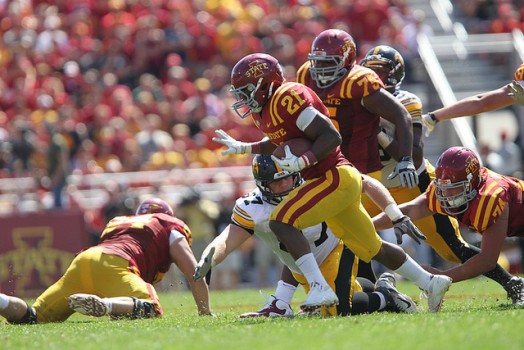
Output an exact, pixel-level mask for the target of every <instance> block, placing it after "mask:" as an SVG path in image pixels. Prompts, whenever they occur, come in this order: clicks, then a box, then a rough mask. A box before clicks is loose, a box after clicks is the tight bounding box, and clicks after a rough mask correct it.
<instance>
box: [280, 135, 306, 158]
mask: <svg viewBox="0 0 524 350" xmlns="http://www.w3.org/2000/svg"><path fill="white" fill-rule="evenodd" d="M312 144H313V143H312V142H311V141H309V140H308V139H303V138H297V139H291V140H289V141H286V142H284V143H282V144H281V145H280V146H278V147H277V148H276V149H275V150H274V151H273V155H274V156H275V157H278V158H285V156H286V152H285V150H284V146H286V145H287V146H289V148H290V150H291V153H293V154H294V155H295V156H297V157H299V156H301V155H303V154H304V153H305V152H306V151H309V150H310V149H311V145H312Z"/></svg>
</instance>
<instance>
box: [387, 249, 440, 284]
mask: <svg viewBox="0 0 524 350" xmlns="http://www.w3.org/2000/svg"><path fill="white" fill-rule="evenodd" d="M395 272H396V273H398V274H399V275H401V276H403V277H405V278H407V279H408V280H410V281H412V282H414V283H415V284H416V285H417V286H418V287H419V288H422V289H425V287H426V286H427V284H428V283H429V281H430V280H431V276H433V275H432V274H430V273H429V272H427V271H426V270H424V269H423V268H422V266H420V265H419V264H418V263H417V262H416V261H415V260H413V259H412V258H411V257H410V256H409V255H407V254H406V261H404V263H403V264H402V265H400V267H399V268H398V269H396V270H395Z"/></svg>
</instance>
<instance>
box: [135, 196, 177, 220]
mask: <svg viewBox="0 0 524 350" xmlns="http://www.w3.org/2000/svg"><path fill="white" fill-rule="evenodd" d="M155 213H164V214H168V215H171V216H175V214H174V212H173V209H172V208H171V206H170V205H169V204H167V202H165V201H163V200H162V199H160V198H149V199H146V200H144V201H142V203H140V205H139V206H138V208H137V209H136V213H135V215H145V214H155Z"/></svg>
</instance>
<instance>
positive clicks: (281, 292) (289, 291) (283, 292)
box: [275, 280, 297, 304]
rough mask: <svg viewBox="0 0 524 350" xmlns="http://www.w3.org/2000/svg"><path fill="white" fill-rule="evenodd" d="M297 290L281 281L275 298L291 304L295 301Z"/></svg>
mask: <svg viewBox="0 0 524 350" xmlns="http://www.w3.org/2000/svg"><path fill="white" fill-rule="evenodd" d="M296 290H297V287H295V286H293V285H291V284H289V283H286V282H284V281H282V280H280V281H278V284H277V290H276V291H275V298H277V299H280V300H282V301H284V302H286V303H288V304H291V299H293V295H294V294H295V291H296Z"/></svg>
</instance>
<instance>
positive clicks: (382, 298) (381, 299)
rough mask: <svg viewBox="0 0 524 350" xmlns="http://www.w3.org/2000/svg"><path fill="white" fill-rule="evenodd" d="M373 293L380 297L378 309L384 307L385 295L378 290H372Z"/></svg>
mask: <svg viewBox="0 0 524 350" xmlns="http://www.w3.org/2000/svg"><path fill="white" fill-rule="evenodd" d="M373 294H376V295H378V297H379V299H380V306H379V307H378V309H379V310H383V309H385V308H386V296H385V295H384V294H382V293H380V292H373Z"/></svg>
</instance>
